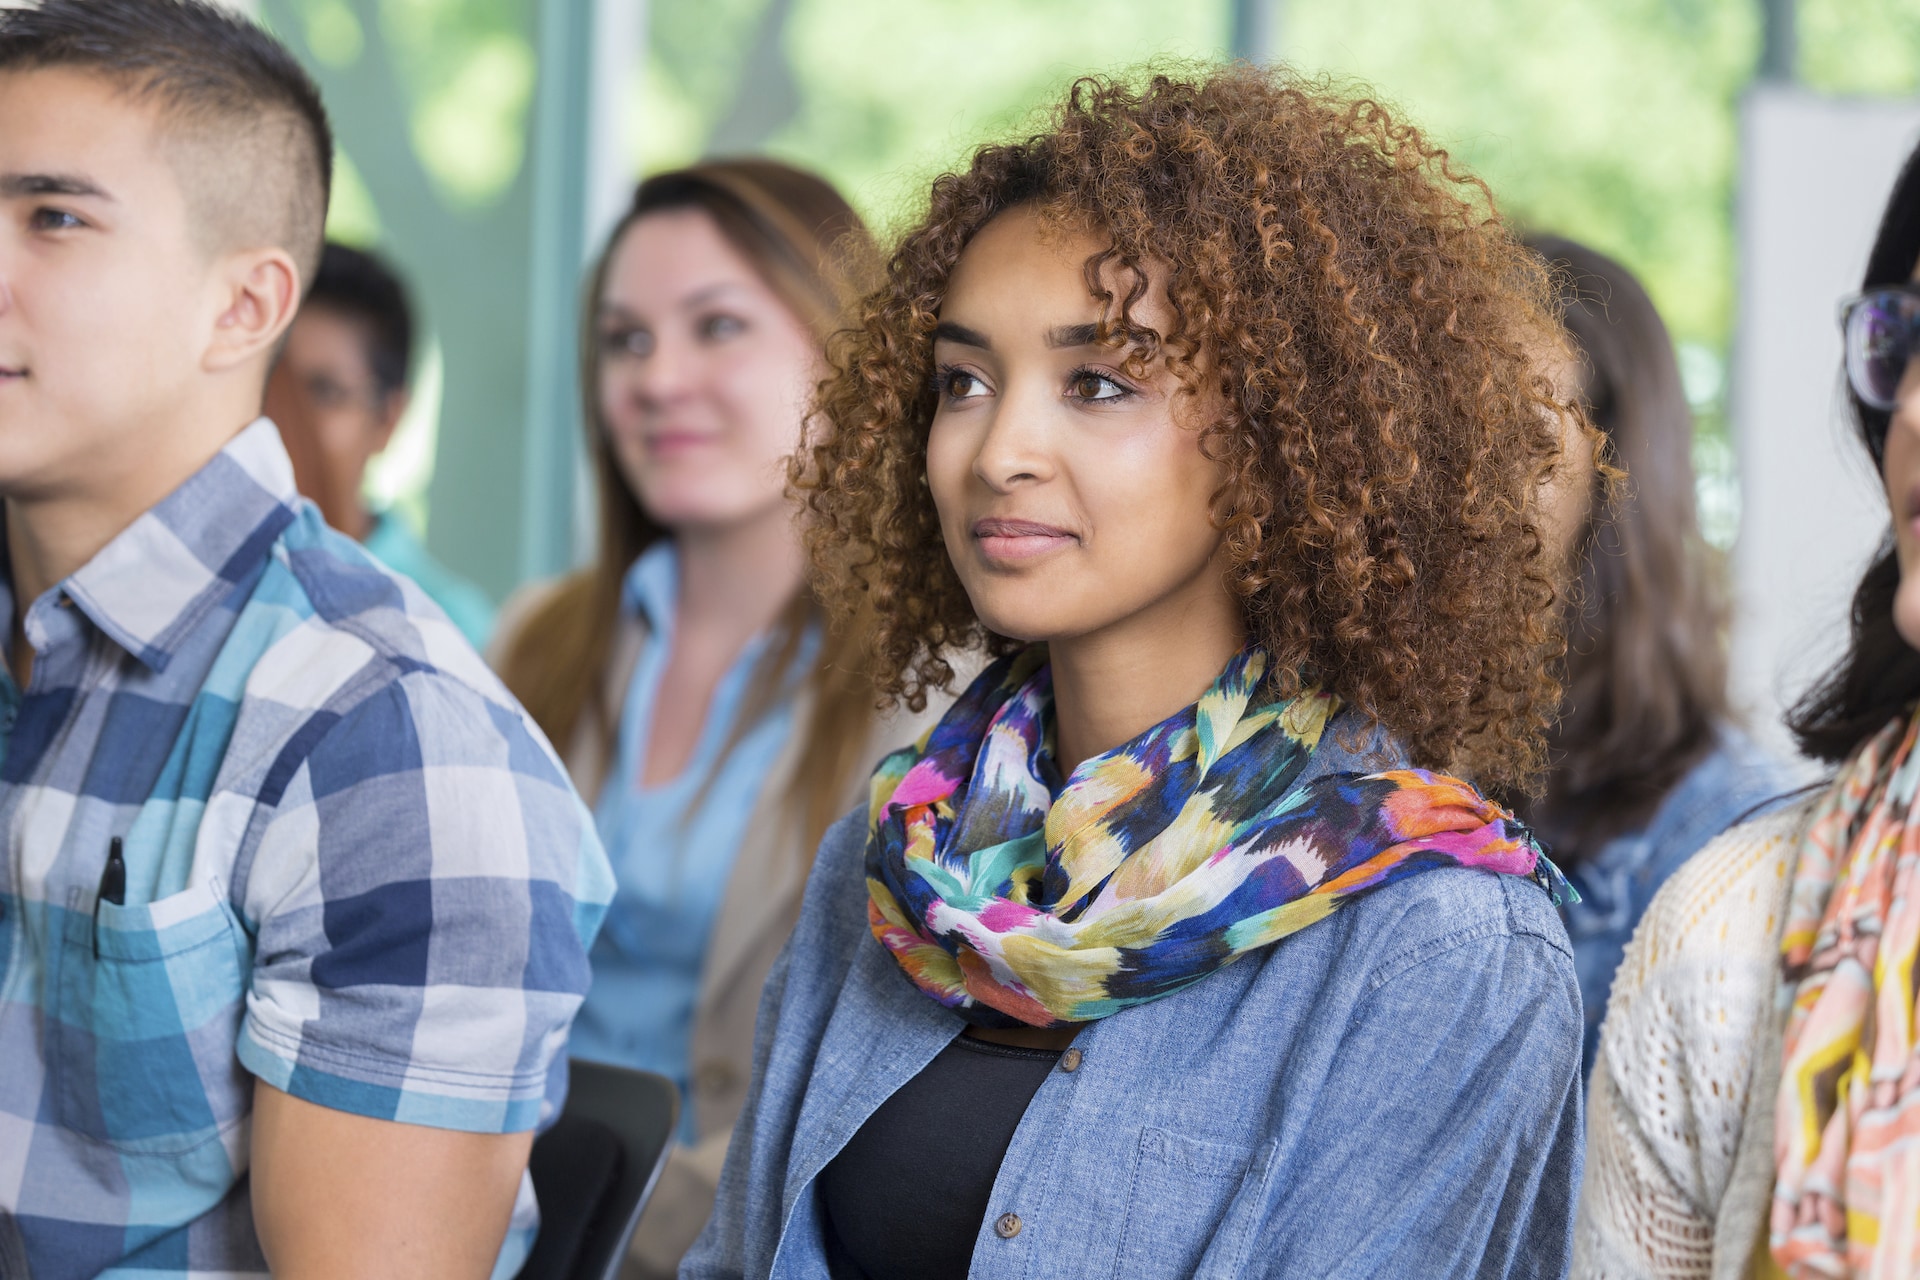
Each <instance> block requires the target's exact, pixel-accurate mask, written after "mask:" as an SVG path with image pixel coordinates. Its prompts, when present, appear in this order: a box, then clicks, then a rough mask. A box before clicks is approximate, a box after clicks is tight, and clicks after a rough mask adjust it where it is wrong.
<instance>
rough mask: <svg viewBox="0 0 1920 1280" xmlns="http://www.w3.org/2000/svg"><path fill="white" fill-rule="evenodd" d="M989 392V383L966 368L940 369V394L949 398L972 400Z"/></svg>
mask: <svg viewBox="0 0 1920 1280" xmlns="http://www.w3.org/2000/svg"><path fill="white" fill-rule="evenodd" d="M986 393H987V384H986V383H984V382H982V381H981V380H980V379H979V378H977V377H975V376H974V375H973V374H971V373H968V372H967V371H966V370H965V369H942V370H941V371H940V394H941V396H942V397H944V398H945V399H948V400H972V399H974V398H976V397H978V396H983V395H985V394H986Z"/></svg>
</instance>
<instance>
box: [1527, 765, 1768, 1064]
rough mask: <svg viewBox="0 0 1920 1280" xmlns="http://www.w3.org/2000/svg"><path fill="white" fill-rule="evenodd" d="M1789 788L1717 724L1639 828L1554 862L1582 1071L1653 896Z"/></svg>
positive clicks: (1590, 1057)
mask: <svg viewBox="0 0 1920 1280" xmlns="http://www.w3.org/2000/svg"><path fill="white" fill-rule="evenodd" d="M1794 794H1797V793H1796V792H1795V791H1794V779H1793V776H1792V774H1791V773H1790V772H1789V770H1788V768H1787V766H1786V765H1784V764H1782V763H1781V762H1780V761H1778V760H1776V759H1774V758H1773V757H1772V756H1770V755H1768V754H1767V753H1766V752H1765V751H1763V750H1762V749H1761V748H1760V747H1759V746H1758V745H1756V744H1755V743H1754V742H1753V740H1752V739H1750V738H1748V737H1747V736H1746V735H1745V734H1743V733H1740V732H1739V731H1738V730H1736V729H1722V730H1721V731H1720V745H1719V746H1718V747H1717V748H1716V749H1715V750H1714V751H1713V752H1712V753H1711V754H1709V755H1708V756H1707V757H1706V758H1705V759H1703V760H1701V761H1700V762H1699V763H1698V764H1696V765H1694V766H1693V768H1692V769H1690V770H1688V771H1687V774H1686V776H1685V777H1683V778H1681V779H1680V781H1679V782H1678V783H1676V784H1675V785H1674V788H1673V790H1671V791H1669V792H1668V793H1667V796H1666V799H1664V800H1662V801H1661V802H1660V807H1659V808H1658V809H1656V810H1655V811H1654V814H1653V817H1652V818H1651V819H1650V820H1649V821H1648V822H1647V824H1646V826H1644V827H1641V828H1639V829H1638V830H1635V831H1628V832H1623V833H1622V834H1620V835H1617V836H1615V837H1614V838H1613V839H1611V840H1609V841H1607V842H1606V843H1605V844H1603V845H1601V846H1600V849H1599V851H1598V852H1596V853H1595V854H1594V855H1593V857H1591V858H1588V859H1587V860H1586V861H1584V862H1581V863H1580V864H1578V865H1577V866H1567V865H1566V864H1564V863H1562V864H1561V865H1562V868H1563V869H1564V870H1565V871H1566V873H1567V879H1568V880H1571V881H1572V882H1573V887H1574V889H1575V890H1576V891H1577V892H1578V893H1579V894H1580V901H1578V902H1570V903H1568V904H1566V905H1565V906H1563V907H1561V908H1560V913H1561V916H1562V918H1564V919H1565V920H1566V922H1567V933H1568V934H1569V935H1570V936H1571V937H1572V938H1573V967H1574V970H1575V971H1576V972H1577V973H1578V974H1579V975H1580V998H1581V1001H1582V1003H1583V1006H1584V1008H1585V1012H1586V1034H1585V1041H1584V1044H1583V1050H1582V1061H1583V1063H1584V1068H1583V1074H1586V1073H1591V1072H1592V1071H1593V1062H1594V1058H1595V1057H1596V1056H1598V1054H1599V1052H1600V1023H1601V1021H1602V1020H1603V1019H1604V1018H1605V1017H1606V1015H1607V995H1608V993H1609V992H1611V991H1612V990H1613V974H1614V970H1616V969H1618V968H1619V967H1620V961H1621V959H1622V958H1623V957H1624V956H1625V955H1626V954H1627V941H1628V939H1630V938H1632V937H1633V930H1634V927H1635V926H1636V925H1638V924H1639V923H1640V917H1641V916H1643V915H1645V914H1646V910H1647V907H1648V905H1649V904H1650V903H1652V901H1653V895H1654V894H1656V893H1658V892H1660V886H1661V885H1663V884H1665V883H1666V882H1667V880H1668V878H1669V877H1671V876H1672V875H1673V873H1674V872H1676V871H1678V870H1679V869H1680V864H1681V863H1683V862H1685V861H1686V860H1687V859H1688V858H1691V857H1692V856H1693V855H1694V854H1696V853H1698V852H1700V850H1701V849H1702V848H1704V847H1705V846H1706V843H1707V842H1708V841H1709V840H1711V839H1713V838H1714V837H1715V836H1717V835H1719V834H1720V833H1721V832H1722V831H1725V830H1726V829H1727V828H1728V827H1730V826H1732V825H1733V824H1734V823H1736V822H1739V821H1740V820H1741V819H1742V818H1744V817H1745V816H1747V815H1748V814H1749V813H1750V812H1752V811H1753V810H1754V809H1756V808H1759V807H1765V806H1766V804H1767V802H1768V801H1769V800H1774V799H1779V798H1782V797H1786V796H1790V795H1794Z"/></svg>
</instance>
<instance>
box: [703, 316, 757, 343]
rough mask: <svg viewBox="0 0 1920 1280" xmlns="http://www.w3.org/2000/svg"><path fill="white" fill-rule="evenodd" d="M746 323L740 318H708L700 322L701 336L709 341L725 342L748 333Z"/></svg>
mask: <svg viewBox="0 0 1920 1280" xmlns="http://www.w3.org/2000/svg"><path fill="white" fill-rule="evenodd" d="M746 328H747V325H746V321H744V320H742V319H740V317H738V316H724V315H723V316H708V317H706V318H705V319H704V320H702V321H701V322H700V336H701V337H702V338H705V339H707V340H708V341H710V342H711V341H725V340H726V339H728V338H732V337H736V336H738V335H739V334H741V333H744V332H746Z"/></svg>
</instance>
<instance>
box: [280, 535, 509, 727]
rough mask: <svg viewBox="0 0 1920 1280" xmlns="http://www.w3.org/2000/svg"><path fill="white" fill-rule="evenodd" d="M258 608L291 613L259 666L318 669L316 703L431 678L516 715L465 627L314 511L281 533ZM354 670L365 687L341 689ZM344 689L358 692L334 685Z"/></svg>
mask: <svg viewBox="0 0 1920 1280" xmlns="http://www.w3.org/2000/svg"><path fill="white" fill-rule="evenodd" d="M250 607H254V608H257V609H258V610H259V611H261V612H268V611H279V612H281V613H283V614H284V615H286V616H285V617H283V618H282V619H281V625H280V627H279V628H278V634H277V635H276V637H275V639H274V641H273V643H272V644H270V645H269V646H268V647H267V648H266V649H265V651H264V652H263V653H262V655H261V662H260V664H259V665H260V666H262V667H268V668H269V669H270V670H271V669H272V667H273V666H274V665H276V664H275V663H274V662H273V661H272V660H273V659H275V658H276V657H277V656H278V655H277V653H276V651H277V650H281V649H285V650H287V651H288V654H289V656H294V657H297V658H298V659H299V665H300V666H302V667H307V668H311V672H310V674H311V675H312V676H313V677H315V684H316V688H315V689H314V690H313V691H312V692H311V693H310V694H309V695H308V697H309V699H310V700H311V699H318V698H322V697H340V696H346V697H349V698H354V697H356V696H364V695H365V694H366V693H367V692H371V689H372V687H373V686H374V685H376V684H378V683H381V682H384V681H393V680H399V679H402V678H405V677H409V676H425V677H428V678H429V679H430V680H431V681H433V682H441V681H444V682H448V683H451V684H454V685H459V686H463V687H465V688H466V689H468V690H469V691H471V692H472V693H474V694H476V695H478V696H479V697H481V698H483V699H485V700H487V701H490V702H496V703H499V704H501V705H502V706H505V707H514V703H513V700H512V698H511V697H510V696H509V695H508V694H507V692H506V689H505V687H504V686H503V685H502V684H501V683H500V681H499V679H498V678H497V677H496V676H495V675H494V674H493V672H492V670H491V669H490V668H489V667H488V666H487V665H486V663H485V661H483V660H482V659H481V657H480V655H479V653H478V652H476V651H475V649H474V647H473V646H472V644H470V643H469V642H468V641H467V640H466V638H465V637H464V636H463V635H462V634H461V631H460V629H459V627H458V626H457V625H455V624H454V623H453V622H452V621H451V620H450V619H448V617H447V615H446V613H445V612H444V611H443V610H442V609H441V608H440V607H439V606H438V605H437V604H435V603H434V602H433V600H432V599H431V598H430V597H429V596H428V595H427V594H426V592H425V591H424V590H423V589H422V588H421V587H420V586H419V585H418V584H417V583H415V582H414V581H412V580H411V579H409V578H407V577H405V576H403V575H401V574H399V573H397V572H395V571H394V570H392V569H390V568H388V567H387V566H386V565H385V564H383V563H382V562H381V561H380V560H378V559H377V558H375V557H374V556H372V555H370V554H369V553H368V552H367V551H366V549H365V548H364V547H362V546H360V545H359V544H358V543H356V542H354V541H353V540H352V539H351V538H348V537H347V536H346V535H344V534H341V533H338V532H336V531H334V530H333V529H330V528H327V527H326V526H325V525H324V524H323V523H322V522H321V521H320V519H319V517H318V515H317V513H315V512H313V511H310V510H309V511H306V512H303V513H302V516H301V517H300V518H299V519H296V520H295V521H294V523H293V524H292V525H290V526H289V527H288V529H287V530H286V532H285V533H283V534H282V535H281V537H280V539H279V542H278V544H277V545H276V548H275V556H274V560H273V563H272V565H271V566H270V567H269V569H268V573H267V576H266V578H265V579H264V580H263V581H262V582H261V584H260V586H259V587H257V588H256V590H255V593H254V600H253V601H252V602H251V604H250ZM347 671H351V672H353V673H354V675H355V676H356V677H357V681H346V682H342V681H341V680H340V679H339V676H340V675H341V674H344V673H345V672H347ZM330 673H332V674H331V676H330ZM336 684H343V686H345V685H355V684H357V687H353V688H349V687H340V688H330V687H329V686H333V685H336ZM313 705H315V706H316V707H318V706H319V705H322V704H321V703H319V702H317V701H315V702H313ZM334 709H336V710H338V709H339V708H338V707H335V708H334ZM515 709H516V710H517V708H515Z"/></svg>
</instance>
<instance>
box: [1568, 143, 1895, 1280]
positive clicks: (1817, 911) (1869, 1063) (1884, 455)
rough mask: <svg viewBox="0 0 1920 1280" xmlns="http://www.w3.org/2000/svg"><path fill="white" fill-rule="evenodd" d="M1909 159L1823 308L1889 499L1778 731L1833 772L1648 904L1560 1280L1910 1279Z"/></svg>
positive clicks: (1607, 1032)
mask: <svg viewBox="0 0 1920 1280" xmlns="http://www.w3.org/2000/svg"><path fill="white" fill-rule="evenodd" d="M1916 277H1920V151H1917V152H1915V153H1914V155H1912V156H1910V157H1909V158H1908V160H1907V163H1906V166H1905V168H1904V169H1903V170H1902V171H1901V174H1900V177H1899V179H1898V180H1897V181H1896V183H1895V186H1894V190H1893V196H1892V198H1891V200H1890V201H1889V203H1888V205H1887V209H1886V212H1885V214H1884V216H1883V218H1882V221H1881V224H1880V231H1879V235H1878V237H1877V238H1876V240H1875V242H1874V246H1873V252H1872V254H1871V256H1870V257H1869V259H1868V263H1867V273H1866V282H1865V286H1864V292H1863V293H1862V294H1861V295H1860V296H1858V297H1856V298H1854V299H1851V300H1850V301H1849V302H1848V303H1847V304H1846V305H1845V307H1844V309H1843V312H1842V316H1843V325H1844V329H1845V339H1846V372H1847V387H1848V398H1849V401H1850V403H1851V406H1852V412H1853V415H1854V418H1855V420H1856V422H1857V424H1858V427H1859V433H1860V436H1861V438H1862V440H1863V442H1864V443H1865V445H1866V447H1867V453H1868V455H1869V456H1870V457H1871V458H1872V460H1873V462H1874V464H1875V465H1876V466H1877V467H1878V469H1879V472H1880V476H1881V480H1882V482H1883V485H1884V488H1885V492H1886V494H1887V497H1888V500H1889V504H1890V507H1891V512H1890V514H1891V530H1890V535H1889V537H1888V540H1887V542H1886V544H1885V545H1884V546H1883V547H1882V549H1881V551H1880V553H1879V555H1878V556H1877V557H1876V558H1875V560H1874V562H1873V563H1872V565H1871V566H1870V567H1869V568H1868V569H1867V572H1866V574H1865V576H1864V577H1863V578H1862V579H1861V582H1860V585H1859V588H1858V590H1857V591H1856V592H1855V594H1854V598H1853V610H1852V635H1851V640H1850V644H1849V647H1848V650H1847V653H1846V655H1845V656H1844V657H1843V658H1842V660H1841V662H1840V664H1839V665H1838V666H1837V667H1836V668H1835V669H1834V671H1833V672H1832V674H1831V675H1829V676H1828V677H1827V679H1826V680H1825V681H1824V682H1822V684H1820V685H1819V686H1818V687H1817V688H1816V689H1815V690H1814V691H1813V692H1812V693H1811V694H1810V695H1809V696H1808V697H1807V699H1806V700H1805V701H1804V702H1803V703H1802V704H1801V705H1800V706H1798V707H1797V708H1795V709H1794V712H1793V714H1792V715H1791V717H1790V718H1789V724H1790V726H1791V727H1792V729H1793V730H1794V733H1795V735H1796V736H1797V737H1798V739H1799V742H1800V745H1801V748H1802V750H1804V751H1806V752H1807V754H1809V755H1811V756H1814V757H1815V758H1817V759H1821V760H1826V761H1829V762H1831V763H1832V764H1833V765H1834V766H1835V767H1836V772H1835V776H1834V778H1833V780H1832V782H1831V783H1830V784H1828V785H1827V786H1826V787H1824V788H1823V789H1821V790H1820V791H1819V792H1818V793H1817V794H1815V795H1814V796H1812V797H1810V798H1808V799H1807V800H1805V801H1804V802H1802V803H1800V804H1798V805H1795V806H1793V807H1791V808H1789V809H1785V810H1782V811H1779V812H1776V813H1774V814H1771V815H1769V816H1766V817H1762V818H1759V819H1756V820H1754V821H1753V822H1750V823H1747V824H1745V825H1742V826H1740V827H1736V828H1735V829H1734V830H1732V831H1730V832H1728V833H1727V834H1726V835H1724V836H1722V837H1721V838H1720V839H1718V840H1716V841H1715V842H1713V843H1712V844H1710V845H1708V846H1707V848H1706V849H1704V850H1703V851H1701V853H1700V854H1699V855H1697V856H1696V857H1695V858H1694V859H1693V860H1692V861H1690V862H1689V863H1687V865H1686V866H1684V867H1682V868H1681V869H1680V871H1679V872H1678V873H1676V874H1675V875H1674V877H1673V879H1672V880H1670V881H1669V882H1668V883H1667V886H1666V888H1664V889H1663V890H1661V892H1660V894H1659V896H1658V897H1657V898H1655V899H1654V902H1653V905H1652V906H1651V907H1650V908H1649V909H1648V911H1647V914H1646V917H1645V919H1644V920H1643V922H1642V923H1641V926H1640V930H1639V932H1638V933H1637V934H1635V936H1634V940H1633V942H1632V944H1631V945H1630V946H1629V947H1628V949H1627V955H1626V959H1625V961H1624V962H1623V963H1622V964H1621V966H1620V970H1619V973H1618V974H1617V975H1616V977H1615V979H1614V987H1613V996H1612V999H1611V1001H1610V1003H1609V1005H1608V1009H1607V1016H1606V1023H1605V1025H1604V1027H1603V1028H1602V1031H1601V1037H1600V1059H1599V1062H1598V1064H1597V1065H1596V1067H1595V1069H1594V1076H1593V1083H1592V1089H1591V1105H1592V1110H1591V1112H1590V1114H1589V1119H1588V1153H1587V1180H1586V1185H1585V1187H1584V1189H1583V1190H1582V1193H1581V1201H1580V1213H1579V1221H1578V1225H1577V1227H1576V1243H1575V1260H1574V1274H1575V1275H1576V1276H1580V1277H1593V1278H1595V1280H1598V1278H1599V1277H1618V1276H1659V1277H1676V1278H1677V1277H1716V1278H1717V1277H1740V1276H1749V1275H1753V1276H1761V1277H1768V1276H1780V1275H1786V1276H1792V1277H1795V1278H1796V1280H1798V1278H1801V1277H1822V1278H1826V1277H1862V1278H1865V1277H1874V1278H1875V1280H1879V1278H1881V1277H1888V1278H1891V1277H1902V1278H1905V1277H1911V1276H1915V1275H1920V1165H1917V1164H1916V1163H1915V1161H1914V1159H1913V1157H1912V1152H1913V1151H1914V1150H1915V1148H1916V1146H1917V1145H1920V1071H1917V1070H1916V1063H1920V1052H1917V1051H1920V1037H1917V1035H1916V1030H1917V1028H1920V1019H1917V1018H1916V1015H1917V1014H1920V1008H1917V1007H1916V1003H1915V992H1916V987H1915V979H1914V975H1915V973H1916V972H1917V971H1920V879H1916V877H1917V876H1920V749H1916V738H1920V712H1917V711H1916V705H1917V704H1920V649H1917V646H1920V363H1916V362H1915V361H1914V359H1913V357H1914V354H1915V351H1916V347H1917V346H1920V287H1917V286H1916V285H1915V284H1914V283H1913V282H1914V280H1915V279H1916Z"/></svg>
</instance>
